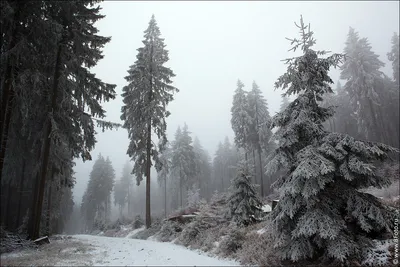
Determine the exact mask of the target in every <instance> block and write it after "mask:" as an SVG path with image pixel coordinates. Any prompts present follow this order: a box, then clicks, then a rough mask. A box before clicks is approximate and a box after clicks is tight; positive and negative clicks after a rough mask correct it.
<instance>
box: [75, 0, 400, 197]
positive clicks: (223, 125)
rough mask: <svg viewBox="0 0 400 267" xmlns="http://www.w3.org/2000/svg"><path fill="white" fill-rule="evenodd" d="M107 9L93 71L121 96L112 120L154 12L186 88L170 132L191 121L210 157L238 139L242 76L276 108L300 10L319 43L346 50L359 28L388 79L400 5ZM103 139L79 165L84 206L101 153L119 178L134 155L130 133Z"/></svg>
mask: <svg viewBox="0 0 400 267" xmlns="http://www.w3.org/2000/svg"><path fill="white" fill-rule="evenodd" d="M101 6H102V8H103V9H102V11H101V13H102V14H104V15H106V17H105V18H104V19H102V20H101V21H99V22H97V23H96V25H97V28H98V29H99V30H100V33H99V34H100V35H103V36H111V37H112V39H111V42H110V43H108V44H107V45H106V46H105V48H104V59H103V60H101V61H100V62H99V64H98V65H97V66H96V67H95V68H94V69H93V71H94V72H95V73H96V75H97V77H99V78H100V79H102V80H103V81H105V82H108V83H112V84H116V85H117V87H116V93H117V97H116V99H115V100H113V101H111V102H109V103H105V104H104V107H105V109H106V110H107V118H106V119H107V120H110V121H114V122H121V120H120V115H121V106H122V98H121V96H120V94H121V92H122V88H123V87H124V86H125V85H126V84H127V83H126V81H125V79H124V77H125V76H126V75H127V70H128V68H129V66H130V65H132V64H133V63H134V62H135V60H136V54H137V48H139V47H141V46H142V40H143V31H144V30H145V29H146V28H147V26H148V23H149V20H150V18H151V15H152V14H154V15H155V18H156V21H157V23H158V26H159V27H160V31H161V34H162V37H163V38H165V44H166V45H167V49H168V50H169V55H170V61H169V62H168V64H167V66H168V67H170V68H171V69H172V70H173V71H174V72H175V74H176V77H175V78H174V79H173V81H174V86H176V87H177V88H179V89H180V92H179V93H178V94H176V96H175V100H174V101H173V102H171V104H170V105H169V107H168V109H169V110H170V112H171V116H170V117H169V118H168V119H167V123H168V127H167V134H168V138H169V140H172V139H173V136H174V133H175V131H176V129H177V127H178V126H179V125H183V123H184V122H186V123H187V124H188V127H189V130H190V131H191V132H192V133H193V134H195V135H196V136H197V137H198V138H199V139H200V142H201V143H202V145H203V147H204V148H205V149H207V150H208V152H209V153H210V154H211V156H213V155H214V152H215V149H216V146H217V145H218V142H219V141H223V139H224V137H225V136H228V137H229V139H230V140H231V141H232V140H233V131H232V129H231V125H230V116H231V114H230V108H231V105H232V97H233V93H234V91H235V89H236V82H237V80H238V79H241V80H242V82H243V83H244V84H245V89H251V84H252V82H253V80H254V81H256V82H257V84H258V85H259V86H260V89H261V90H262V92H263V93H264V96H265V98H266V99H267V101H268V105H269V109H270V113H271V115H273V114H275V112H277V111H278V109H279V106H280V103H281V97H280V94H281V93H282V92H281V91H280V90H276V91H274V82H275V81H276V79H277V78H278V77H279V76H280V75H282V74H283V73H285V71H286V66H285V65H284V64H283V62H281V60H282V59H284V58H288V57H291V56H293V55H295V54H294V53H292V52H288V51H287V50H288V49H289V48H290V43H289V41H287V40H286V39H285V37H289V38H293V37H298V29H297V28H296V27H295V25H294V22H295V21H296V22H298V21H299V19H300V14H302V15H303V18H304V21H305V22H306V23H311V29H312V30H313V31H314V37H315V39H316V40H317V44H316V46H315V48H317V49H323V50H329V51H333V52H335V53H341V52H343V48H344V42H345V41H346V37H347V33H348V30H349V27H353V28H355V30H356V31H358V32H359V34H360V37H367V38H368V39H369V41H370V43H371V45H372V48H373V51H374V52H375V53H377V54H378V55H380V59H381V60H382V61H383V62H385V63H387V64H386V66H385V68H383V71H384V72H385V73H387V74H388V75H390V76H392V75H391V74H392V72H391V66H390V64H388V60H387V57H386V53H387V52H388V51H389V50H390V47H391V43H390V40H391V37H392V35H393V33H394V32H397V33H398V32H399V2H398V1H387V2H385V1H365V2H362V1H354V2H348V1H341V2H328V1H320V2H318V1H309V2H297V1H296V2H289V1H277V2H271V1H243V2H239V1H221V2H215V1H206V2H200V1H174V2H167V1H162V2H156V1H143V2H141V1H106V2H103V3H101ZM331 77H332V79H333V80H334V81H335V82H336V81H337V80H338V78H339V71H337V70H336V71H335V70H333V71H331ZM97 140H98V143H97V145H96V148H95V150H94V151H93V152H92V157H93V161H88V162H85V163H83V162H82V161H81V160H77V161H76V163H77V165H76V167H75V171H76V175H75V177H76V178H77V184H76V186H75V190H74V196H75V202H76V203H80V202H81V199H82V195H83V192H84V190H85V188H86V185H87V181H88V178H89V173H90V171H91V168H92V166H93V163H94V160H95V159H96V158H97V155H98V154H99V153H101V154H102V155H104V156H109V157H110V159H111V161H112V163H113V166H114V168H115V169H116V175H117V179H119V177H120V175H121V171H122V166H123V165H124V163H125V162H126V161H127V160H129V158H128V156H127V155H126V150H127V147H128V143H129V141H128V135H127V132H126V130H124V129H119V130H118V131H115V130H113V131H108V132H105V133H101V132H99V134H98V135H97Z"/></svg>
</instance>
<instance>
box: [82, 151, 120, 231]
mask: <svg viewBox="0 0 400 267" xmlns="http://www.w3.org/2000/svg"><path fill="white" fill-rule="evenodd" d="M114 179H115V171H114V168H113V167H112V164H111V161H110V159H109V158H107V159H104V157H103V156H102V155H99V156H98V158H97V160H96V161H95V163H94V165H93V169H92V171H91V172H90V177H89V182H88V185H87V188H86V191H85V193H84V195H83V198H82V204H81V214H82V216H83V218H84V221H85V225H86V229H87V230H89V231H91V230H93V229H94V228H95V227H99V226H100V225H103V226H104V225H105V224H106V223H107V222H108V219H109V215H110V210H111V208H110V206H111V205H110V204H111V192H112V190H113V186H114Z"/></svg>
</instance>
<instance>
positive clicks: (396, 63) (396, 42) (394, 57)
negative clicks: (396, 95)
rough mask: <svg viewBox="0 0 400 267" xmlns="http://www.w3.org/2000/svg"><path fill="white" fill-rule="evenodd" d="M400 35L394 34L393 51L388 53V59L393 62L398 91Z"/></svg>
mask: <svg viewBox="0 0 400 267" xmlns="http://www.w3.org/2000/svg"><path fill="white" fill-rule="evenodd" d="M399 45H400V44H399V35H398V34H397V33H394V34H393V37H392V49H391V50H390V52H389V53H387V57H388V59H389V60H390V61H391V62H392V68H393V80H394V81H395V83H396V85H397V89H399V84H400V81H399V64H400V62H399Z"/></svg>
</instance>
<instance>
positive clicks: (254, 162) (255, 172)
mask: <svg viewBox="0 0 400 267" xmlns="http://www.w3.org/2000/svg"><path fill="white" fill-rule="evenodd" d="M253 164H254V174H253V175H254V184H257V171H256V170H257V169H256V152H255V150H254V149H253Z"/></svg>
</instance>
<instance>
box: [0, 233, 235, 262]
mask: <svg viewBox="0 0 400 267" xmlns="http://www.w3.org/2000/svg"><path fill="white" fill-rule="evenodd" d="M50 240H51V241H50V244H45V245H42V246H40V247H39V248H38V249H37V250H36V249H24V250H21V251H15V252H11V253H4V254H1V263H2V264H1V265H5V266H6V265H12V266H16V265H19V266H26V265H29V266H84V265H85V266H135V265H136V266H138V265H139V266H152V265H153V266H155V265H156V266H166V265H169V266H240V264H239V263H237V262H234V261H228V260H221V259H217V258H213V257H209V256H207V255H205V254H204V253H202V252H199V251H193V250H189V249H187V248H185V247H182V246H178V245H175V244H172V243H161V242H156V241H150V240H139V239H131V238H121V237H105V236H92V235H73V236H69V237H68V238H67V237H65V236H64V237H63V236H59V238H53V239H50Z"/></svg>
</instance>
